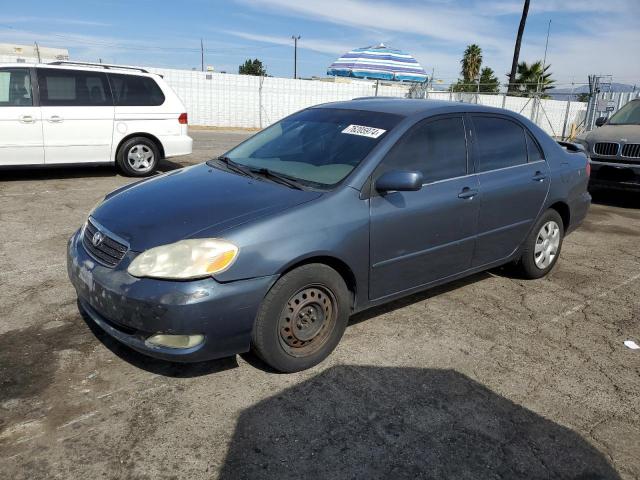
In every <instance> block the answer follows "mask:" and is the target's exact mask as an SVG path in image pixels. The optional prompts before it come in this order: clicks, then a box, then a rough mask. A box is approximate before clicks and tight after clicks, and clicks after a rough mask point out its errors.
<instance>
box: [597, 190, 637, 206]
mask: <svg viewBox="0 0 640 480" xmlns="http://www.w3.org/2000/svg"><path fill="white" fill-rule="evenodd" d="M589 193H591V197H592V202H593V203H598V204H601V205H608V206H611V207H620V208H633V209H640V192H634V191H624V190H611V189H605V188H589Z"/></svg>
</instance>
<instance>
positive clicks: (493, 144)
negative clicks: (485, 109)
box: [472, 115, 527, 172]
mask: <svg viewBox="0 0 640 480" xmlns="http://www.w3.org/2000/svg"><path fill="white" fill-rule="evenodd" d="M472 119H473V126H474V130H475V154H476V157H477V159H476V161H477V166H478V171H479V172H487V171H490V170H497V169H500V168H507V167H513V166H516V165H522V164H525V163H527V144H526V140H525V133H524V129H523V128H522V127H521V126H520V125H518V124H517V123H515V122H513V121H511V120H508V119H506V118H501V117H491V116H482V115H473V116H472Z"/></svg>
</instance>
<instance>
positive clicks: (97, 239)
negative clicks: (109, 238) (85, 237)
mask: <svg viewBox="0 0 640 480" xmlns="http://www.w3.org/2000/svg"><path fill="white" fill-rule="evenodd" d="M103 240H104V235H103V234H102V232H96V233H94V234H93V237H92V238H91V243H93V246H94V247H97V246H98V245H100V244H101V243H102V241H103Z"/></svg>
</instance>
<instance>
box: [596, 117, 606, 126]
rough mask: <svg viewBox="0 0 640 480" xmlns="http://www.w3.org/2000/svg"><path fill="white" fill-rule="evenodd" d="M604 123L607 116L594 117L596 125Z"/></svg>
mask: <svg viewBox="0 0 640 480" xmlns="http://www.w3.org/2000/svg"><path fill="white" fill-rule="evenodd" d="M605 123H607V117H598V118H596V127H601V126H602V125H604V124H605Z"/></svg>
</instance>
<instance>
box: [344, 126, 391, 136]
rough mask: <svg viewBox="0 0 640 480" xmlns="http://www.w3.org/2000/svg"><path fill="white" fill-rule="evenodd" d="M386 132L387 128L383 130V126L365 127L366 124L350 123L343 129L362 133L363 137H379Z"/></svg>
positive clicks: (357, 133) (356, 133) (352, 132)
mask: <svg viewBox="0 0 640 480" xmlns="http://www.w3.org/2000/svg"><path fill="white" fill-rule="evenodd" d="M384 132H386V130H383V129H382V128H375V127H365V126H364V125H349V126H348V127H347V128H345V129H344V130H342V133H347V134H349V135H360V136H361V137H369V138H378V137H379V136H380V135H382V134H383V133H384Z"/></svg>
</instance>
